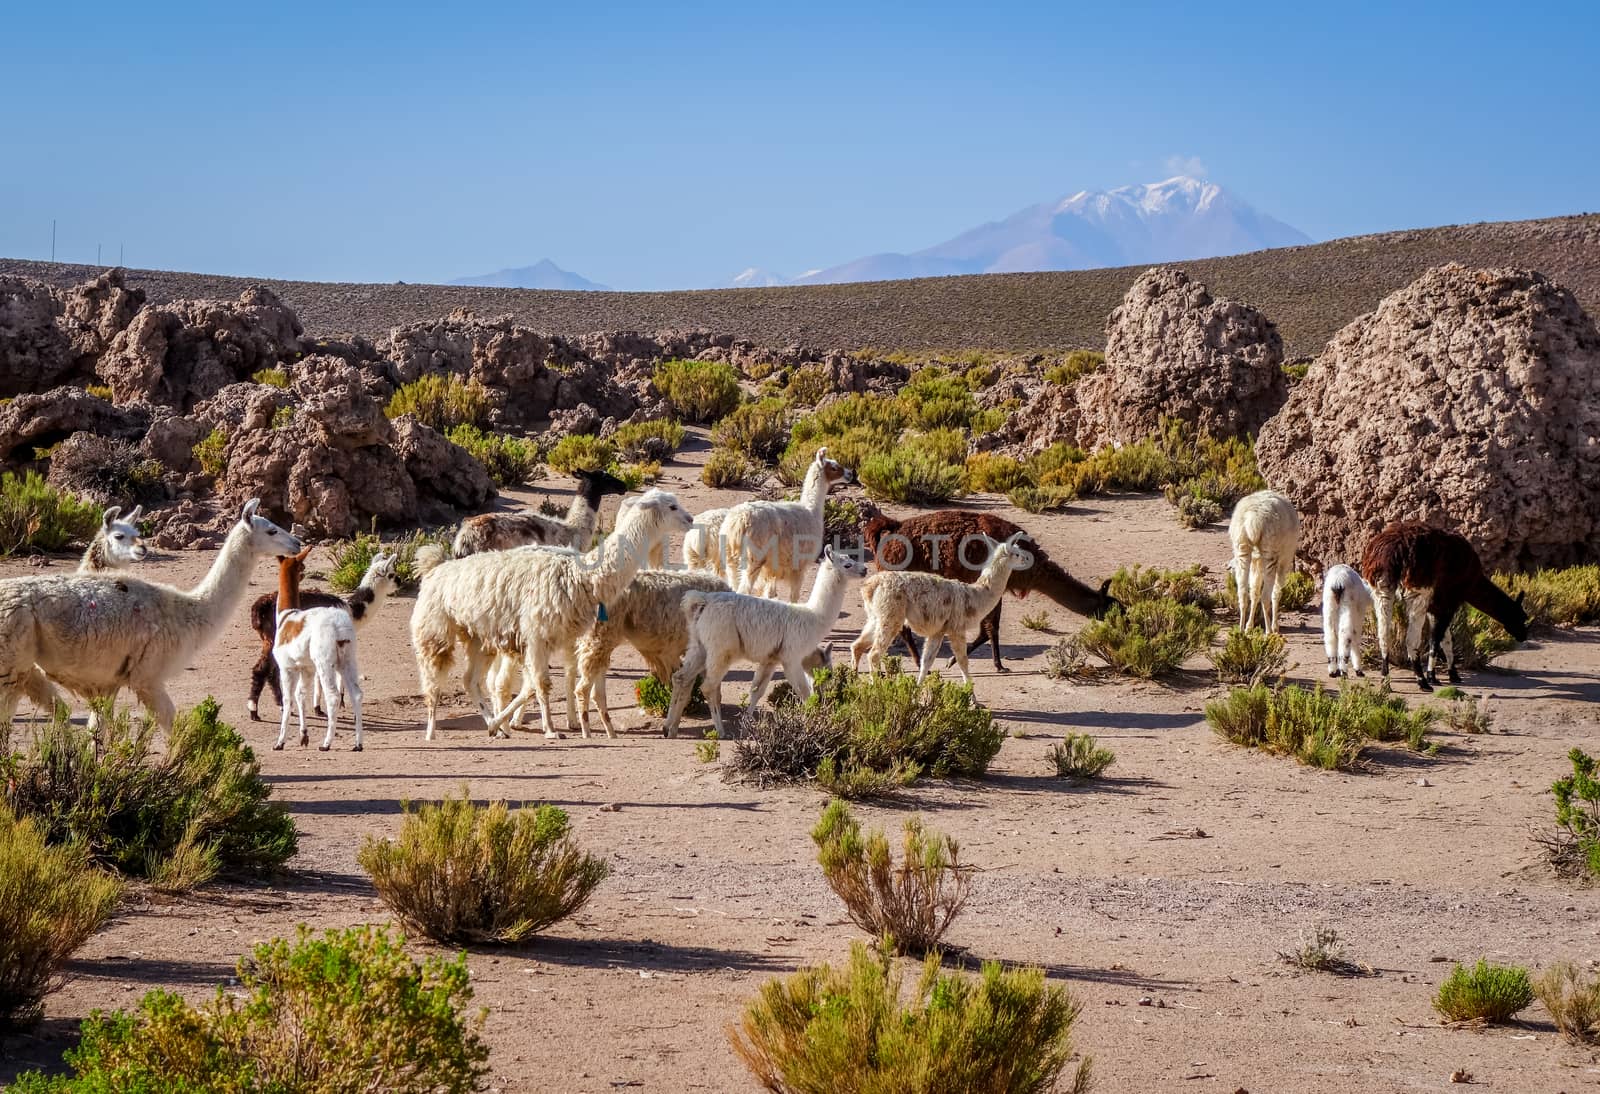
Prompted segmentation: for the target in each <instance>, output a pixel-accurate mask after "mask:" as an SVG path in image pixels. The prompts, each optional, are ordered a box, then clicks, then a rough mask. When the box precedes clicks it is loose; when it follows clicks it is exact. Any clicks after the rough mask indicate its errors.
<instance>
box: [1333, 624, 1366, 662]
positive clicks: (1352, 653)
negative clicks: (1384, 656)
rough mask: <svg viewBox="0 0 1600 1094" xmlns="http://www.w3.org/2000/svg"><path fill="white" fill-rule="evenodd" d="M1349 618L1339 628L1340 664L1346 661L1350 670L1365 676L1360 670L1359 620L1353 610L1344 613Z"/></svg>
mask: <svg viewBox="0 0 1600 1094" xmlns="http://www.w3.org/2000/svg"><path fill="white" fill-rule="evenodd" d="M1346 614H1347V615H1348V616H1349V617H1350V618H1349V619H1348V620H1346V621H1345V622H1344V624H1343V625H1342V626H1340V628H1339V642H1340V644H1341V645H1342V646H1343V647H1344V649H1343V650H1342V651H1341V653H1340V655H1339V656H1340V661H1339V663H1340V664H1341V665H1343V664H1345V663H1346V662H1347V661H1348V663H1349V665H1350V671H1351V672H1353V673H1355V674H1356V675H1357V676H1365V675H1366V673H1364V672H1362V671H1361V622H1362V621H1361V620H1360V619H1358V618H1356V613H1355V612H1347V613H1346Z"/></svg>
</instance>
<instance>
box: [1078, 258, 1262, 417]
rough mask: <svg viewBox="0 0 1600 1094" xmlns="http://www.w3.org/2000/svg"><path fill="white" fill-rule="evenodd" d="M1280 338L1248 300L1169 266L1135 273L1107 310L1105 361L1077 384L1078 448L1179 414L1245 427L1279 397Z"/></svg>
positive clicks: (1260, 415)
mask: <svg viewBox="0 0 1600 1094" xmlns="http://www.w3.org/2000/svg"><path fill="white" fill-rule="evenodd" d="M1282 365H1283V340H1282V338H1280V337H1279V335H1278V330H1277V328H1276V327H1275V326H1273V324H1272V322H1271V320H1269V319H1267V318H1266V317H1265V316H1263V315H1262V314H1261V313H1260V312H1258V311H1256V309H1254V308H1252V307H1250V305H1248V304H1241V303H1238V302H1237V301H1233V300H1218V299H1215V298H1213V297H1212V295H1211V294H1210V293H1209V292H1207V291H1206V287H1205V286H1204V285H1202V284H1200V283H1199V282H1198V281H1194V280H1192V279H1191V278H1190V277H1189V275H1188V274H1186V273H1184V272H1183V271H1182V270H1181V269H1178V268H1177V267H1174V266H1157V267H1155V268H1153V269H1150V270H1146V271H1145V272H1144V273H1143V274H1141V275H1139V278H1138V280H1137V281H1135V282H1134V283H1133V286H1132V287H1131V288H1130V289H1129V290H1128V292H1127V294H1126V295H1125V296H1124V297H1123V298H1122V303H1121V304H1120V305H1118V306H1117V308H1116V309H1115V310H1113V311H1112V313H1111V316H1110V318H1108V319H1107V320H1106V363H1105V366H1104V367H1103V368H1101V369H1099V370H1098V371H1096V372H1094V373H1092V374H1091V375H1089V376H1086V377H1084V378H1083V379H1082V380H1081V381H1079V383H1078V385H1077V404H1078V408H1079V412H1080V414H1081V415H1082V424H1081V426H1080V428H1079V439H1078V444H1079V446H1080V447H1082V448H1085V449H1093V448H1098V447H1101V446H1103V445H1106V444H1128V443H1131V442H1134V441H1139V440H1142V439H1144V438H1145V437H1149V436H1151V435H1153V434H1155V433H1158V432H1160V426H1161V419H1162V418H1178V419H1182V420H1183V421H1185V422H1188V423H1189V424H1191V425H1193V426H1196V427H1198V428H1199V429H1201V430H1203V431H1205V432H1207V433H1210V434H1211V435H1212V436H1216V437H1234V436H1240V435H1243V434H1247V433H1250V434H1253V433H1255V432H1256V431H1257V430H1259V429H1260V428H1261V423H1262V422H1264V421H1266V420H1267V419H1268V418H1269V417H1271V416H1272V415H1273V413H1275V412H1276V411H1277V409H1278V407H1280V406H1281V405H1283V400H1284V398H1285V396H1286V394H1287V390H1288V389H1287V385H1286V381H1285V378H1284V375H1283V368H1282Z"/></svg>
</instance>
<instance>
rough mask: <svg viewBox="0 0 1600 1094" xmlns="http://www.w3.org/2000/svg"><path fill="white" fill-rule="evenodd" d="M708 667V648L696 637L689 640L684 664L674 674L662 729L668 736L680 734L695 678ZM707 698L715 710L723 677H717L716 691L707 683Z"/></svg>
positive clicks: (719, 697) (692, 693)
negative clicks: (670, 696) (670, 700)
mask: <svg viewBox="0 0 1600 1094" xmlns="http://www.w3.org/2000/svg"><path fill="white" fill-rule="evenodd" d="M705 667H706V648H705V647H704V646H702V645H701V644H700V643H699V642H696V641H695V640H694V639H692V638H691V639H690V640H689V648H688V649H687V650H685V651H684V653H683V664H681V665H679V666H678V671H676V672H674V673H673V674H672V702H671V704H670V705H669V706H668V707H667V724H666V727H665V728H664V729H663V730H662V732H663V733H665V734H666V735H667V736H668V737H676V736H677V735H678V721H679V719H681V718H682V717H683V709H684V708H685V707H687V706H688V705H689V699H690V697H691V696H693V695H694V682H695V678H696V677H698V676H700V675H701V674H702V673H703V672H704V671H705ZM704 690H705V691H706V698H708V699H709V700H711V702H712V704H713V705H712V708H711V709H713V710H715V709H717V708H716V705H715V704H716V703H718V702H720V701H721V699H722V678H721V677H718V678H717V689H716V693H715V694H712V693H711V687H710V685H709V684H707V685H706V687H705V689H704Z"/></svg>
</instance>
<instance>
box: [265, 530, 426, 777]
mask: <svg viewBox="0 0 1600 1094" xmlns="http://www.w3.org/2000/svg"><path fill="white" fill-rule="evenodd" d="M396 557H397V556H396V555H393V554H384V553H383V552H381V551H380V552H379V553H378V554H376V555H373V556H372V561H371V563H369V564H368V566H367V572H366V573H365V574H363V575H362V576H361V585H360V586H359V588H357V590H356V593H355V594H352V597H351V599H352V600H353V601H355V602H356V603H359V604H360V605H362V607H363V608H365V607H367V606H368V605H371V606H374V607H375V606H376V605H377V604H380V603H382V601H383V598H384V597H386V596H388V595H389V594H390V593H392V592H393V591H394V588H395V576H394V575H395V559H396ZM363 590H365V591H366V593H367V594H368V595H366V596H362V595H361V594H362V592H363ZM358 597H359V599H357V598H358ZM362 614H363V615H365V614H366V613H365V611H363V612H362ZM272 657H273V660H275V661H276V662H277V663H278V684H279V688H280V690H281V693H282V695H283V696H284V700H283V702H282V703H281V704H280V705H281V706H282V708H283V711H282V720H281V721H280V722H279V724H278V742H277V744H275V745H273V746H272V747H273V749H274V750H277V749H281V748H283V742H284V738H285V737H287V736H288V733H289V703H288V698H289V696H291V695H292V696H294V705H295V713H296V714H297V715H298V716H299V719H300V743H301V744H309V743H310V737H308V736H307V734H306V697H307V693H308V692H309V693H310V697H311V699H312V701H313V702H315V701H316V698H317V695H318V693H319V692H320V693H321V695H322V697H323V702H324V703H326V704H327V707H328V733H327V736H325V737H323V738H322V744H321V745H320V746H319V747H320V749H321V751H323V752H326V751H328V749H330V748H332V747H333V727H334V725H335V724H336V723H337V722H338V720H339V695H340V692H341V691H343V693H344V697H345V698H347V699H349V700H350V716H351V719H352V720H353V721H354V723H355V734H356V740H355V744H354V745H352V746H351V749H350V751H352V752H360V751H361V747H362V737H361V668H360V666H359V665H358V664H357V662H356V617H355V616H354V615H353V614H351V611H350V609H349V608H347V607H345V606H340V607H322V608H289V609H287V610H285V611H281V612H279V613H278V622H277V637H276V644H275V645H274V646H273V648H272Z"/></svg>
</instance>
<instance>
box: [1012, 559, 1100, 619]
mask: <svg viewBox="0 0 1600 1094" xmlns="http://www.w3.org/2000/svg"><path fill="white" fill-rule="evenodd" d="M1028 551H1029V552H1030V553H1031V554H1032V555H1033V565H1031V566H1029V567H1028V568H1026V569H1020V570H1016V571H1014V572H1013V573H1012V575H1011V580H1012V581H1013V582H1014V583H1015V585H1016V587H1017V588H1018V589H1021V590H1025V591H1027V592H1038V593H1043V594H1044V595H1045V596H1048V597H1049V598H1050V599H1051V600H1054V601H1055V602H1056V603H1057V604H1060V605H1061V606H1062V607H1063V608H1066V609H1068V610H1069V611H1074V612H1077V613H1078V614H1079V615H1092V614H1093V613H1094V611H1095V610H1096V609H1097V608H1099V606H1100V594H1099V592H1097V591H1096V590H1094V589H1091V588H1090V587H1089V586H1087V585H1085V584H1084V583H1083V582H1081V581H1079V580H1078V579H1077V578H1075V577H1073V576H1072V575H1071V574H1069V573H1067V571H1065V570H1063V569H1062V568H1061V567H1060V566H1058V565H1056V563H1055V561H1054V560H1052V559H1051V558H1050V556H1049V555H1047V554H1045V553H1044V552H1043V551H1042V550H1040V549H1039V547H1038V545H1037V544H1032V543H1030V544H1029V545H1028Z"/></svg>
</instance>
